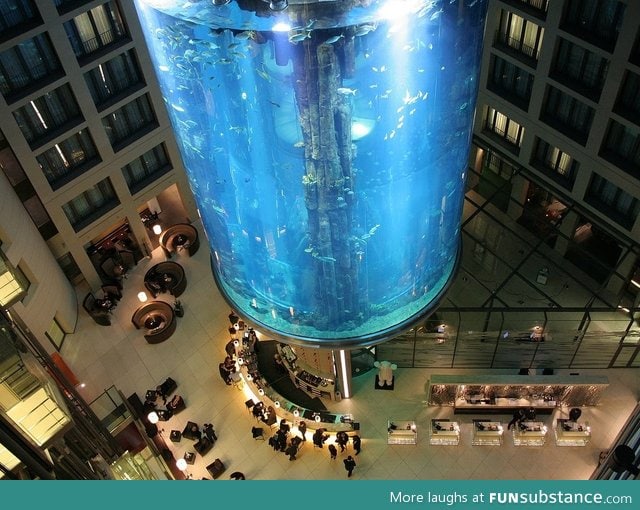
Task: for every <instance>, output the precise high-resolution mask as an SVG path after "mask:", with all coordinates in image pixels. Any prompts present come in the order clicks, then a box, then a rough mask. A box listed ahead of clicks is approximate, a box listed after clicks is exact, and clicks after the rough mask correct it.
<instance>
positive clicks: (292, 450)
mask: <svg viewBox="0 0 640 510" xmlns="http://www.w3.org/2000/svg"><path fill="white" fill-rule="evenodd" d="M284 453H286V454H287V455H288V456H289V460H296V454H297V453H298V446H297V445H294V444H293V442H291V444H290V445H289V447H288V448H287V449H286V450H285V451H284Z"/></svg>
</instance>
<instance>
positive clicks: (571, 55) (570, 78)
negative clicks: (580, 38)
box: [550, 37, 609, 101]
mask: <svg viewBox="0 0 640 510" xmlns="http://www.w3.org/2000/svg"><path fill="white" fill-rule="evenodd" d="M608 69H609V61H608V60H607V59H605V58H603V57H601V56H599V55H596V54H595V53H593V52H591V51H589V50H587V49H586V48H583V47H582V46H580V45H578V44H574V43H572V42H570V41H567V40H566V39H563V38H562V37H558V44H557V47H556V55H555V58H554V62H553V64H552V67H551V73H550V76H551V77H552V78H553V79H554V80H556V81H557V82H559V83H562V84H564V85H566V86H568V87H570V88H571V90H573V91H575V92H578V93H579V94H582V95H583V96H585V97H588V98H589V99H592V100H593V101H598V100H599V99H600V93H601V92H602V87H603V86H604V81H605V79H606V77H607V70H608Z"/></svg>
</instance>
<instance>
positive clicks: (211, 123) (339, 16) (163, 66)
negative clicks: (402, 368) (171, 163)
mask: <svg viewBox="0 0 640 510" xmlns="http://www.w3.org/2000/svg"><path fill="white" fill-rule="evenodd" d="M251 3H252V2H243V3H242V5H244V4H251ZM253 4H261V5H262V7H260V6H259V9H262V11H261V12H260V13H259V15H256V13H255V12H252V11H248V10H243V9H242V8H240V7H239V4H237V3H236V2H232V3H230V4H229V5H227V6H222V7H216V6H213V5H212V2H211V1H210V0H206V1H204V0H203V1H200V2H184V1H182V2H168V1H167V0H137V9H138V12H139V14H140V17H141V21H142V25H143V28H144V31H145V36H146V38H147V41H148V43H149V47H150V51H151V53H152V56H153V57H152V58H153V63H154V66H155V69H156V72H157V75H158V78H159V82H160V86H161V88H162V91H163V95H164V97H165V101H166V103H167V109H168V111H169V115H170V117H171V121H172V124H173V127H174V129H175V132H176V134H177V138H178V142H179V144H180V149H181V152H182V156H183V160H184V164H185V167H186V169H187V172H188V178H189V181H190V184H191V188H192V191H193V193H194V195H195V197H196V201H197V204H198V208H199V212H200V215H201V217H202V221H203V224H204V228H205V231H206V233H207V237H208V240H209V243H210V246H211V252H212V267H213V272H214V276H215V278H216V282H217V284H218V286H219V288H220V290H221V292H222V293H223V294H224V295H225V296H226V297H227V299H228V300H229V301H230V302H231V303H232V306H233V307H234V308H235V309H237V310H238V311H239V312H240V313H241V314H242V315H243V316H245V317H246V318H248V319H249V320H250V321H251V322H254V323H255V324H257V325H258V326H259V327H261V328H263V329H266V330H269V331H271V332H272V333H273V334H274V335H276V336H286V337H289V338H291V339H293V341H298V342H310V343H312V344H313V345H320V346H331V347H335V346H338V345H343V346H349V345H356V344H366V343H373V342H375V341H379V340H381V339H384V338H387V337H388V336H390V335H391V334H393V333H394V332H395V333H397V332H398V331H399V330H400V329H403V328H407V327H409V326H410V325H412V323H413V322H415V320H416V319H417V318H419V317H420V316H423V315H424V314H426V313H428V311H429V310H431V309H432V308H433V307H434V305H435V304H436V303H437V301H438V299H439V298H440V297H441V295H442V293H443V292H444V290H446V287H447V285H448V283H449V282H450V280H451V278H452V276H453V273H454V269H455V267H456V262H457V258H458V255H459V246H460V218H461V212H462V204H463V194H464V184H465V179H466V167H467V159H468V152H469V147H470V138H471V129H472V122H473V112H474V108H475V99H476V92H477V78H478V74H479V62H480V53H481V46H482V35H483V30H484V16H485V10H486V5H485V1H483V0H453V1H452V0H444V1H431V2H427V1H423V0H404V1H403V0H377V1H376V0H371V1H366V2H363V1H360V0H354V1H353V2H351V1H343V2H321V3H320V5H304V6H293V5H292V6H289V8H288V9H287V10H286V11H284V12H281V13H273V12H271V11H269V10H268V8H267V7H266V6H267V4H266V3H263V2H253ZM357 4H368V6H367V7H358V6H357ZM154 5H155V6H158V7H159V9H157V10H156V9H155V8H153V6H154ZM172 5H173V7H172ZM160 8H161V9H162V10H160ZM404 11H407V12H406V13H404ZM274 27H275V29H274Z"/></svg>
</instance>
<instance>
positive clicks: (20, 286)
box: [0, 243, 31, 308]
mask: <svg viewBox="0 0 640 510" xmlns="http://www.w3.org/2000/svg"><path fill="white" fill-rule="evenodd" d="M0 246H1V243H0ZM30 286H31V282H30V281H29V279H28V278H27V277H26V276H25V274H24V272H23V271H22V269H20V265H19V264H18V267H14V266H13V265H12V264H11V263H10V262H9V260H8V259H7V258H6V256H5V254H4V252H3V251H2V250H1V249H0V306H2V308H9V307H10V306H12V305H14V304H15V303H17V302H18V301H20V300H22V299H24V297H25V296H26V295H27V291H28V290H29V287H30Z"/></svg>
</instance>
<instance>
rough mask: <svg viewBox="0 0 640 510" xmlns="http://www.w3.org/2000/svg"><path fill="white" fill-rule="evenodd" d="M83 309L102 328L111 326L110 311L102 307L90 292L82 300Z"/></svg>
mask: <svg viewBox="0 0 640 510" xmlns="http://www.w3.org/2000/svg"><path fill="white" fill-rule="evenodd" d="M82 308H84V309H85V311H86V312H87V313H88V314H89V315H90V316H91V318H92V319H93V321H94V322H95V323H96V324H99V325H100V326H111V317H109V309H106V308H105V307H103V306H101V305H100V302H99V301H98V300H97V298H96V297H95V296H94V295H93V294H92V293H91V292H89V293H88V294H87V295H86V296H85V297H84V299H83V300H82Z"/></svg>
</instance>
